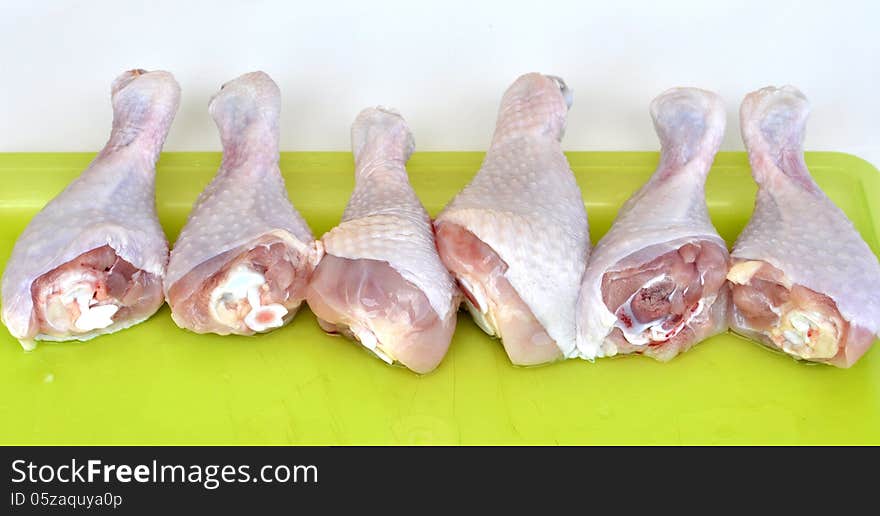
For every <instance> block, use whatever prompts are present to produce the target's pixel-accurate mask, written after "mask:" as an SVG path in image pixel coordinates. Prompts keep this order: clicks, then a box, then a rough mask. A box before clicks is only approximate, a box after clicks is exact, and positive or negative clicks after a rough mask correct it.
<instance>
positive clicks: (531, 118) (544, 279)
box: [435, 73, 590, 365]
mask: <svg viewBox="0 0 880 516" xmlns="http://www.w3.org/2000/svg"><path fill="white" fill-rule="evenodd" d="M570 105H571V95H570V91H569V90H568V88H567V87H566V86H565V83H563V81H562V80H561V79H559V78H556V77H551V76H546V75H541V74H537V73H530V74H526V75H523V76H522V77H520V78H518V79H517V80H516V82H514V83H513V85H512V86H510V88H508V90H507V92H505V94H504V97H503V98H502V100H501V108H500V110H499V113H498V120H497V124H496V128H495V136H494V137H493V139H492V143H491V145H490V147H489V150H488V151H487V153H486V157H485V159H484V161H483V166H482V167H481V168H480V171H479V172H478V173H477V175H476V177H474V179H473V180H472V181H471V183H470V184H469V185H467V186H466V187H465V188H464V190H462V191H461V193H459V194H458V195H457V196H456V197H455V198H454V199H453V200H452V202H450V203H449V205H448V206H447V207H446V208H445V209H444V210H443V212H442V213H441V214H440V215H439V216H438V217H437V220H436V221H435V228H436V232H437V247H438V250H439V251H440V257H441V258H442V259H443V263H444V264H445V265H446V267H447V268H448V269H449V270H450V272H452V275H453V276H454V277H455V278H456V280H457V281H458V284H459V287H460V288H461V290H462V292H463V293H464V294H465V298H466V301H465V302H466V305H467V307H468V309H469V310H470V312H471V314H472V315H473V316H474V320H475V321H476V322H477V324H478V325H479V326H480V327H481V328H482V329H483V330H484V331H485V332H486V333H488V334H489V335H496V336H498V337H499V338H500V339H501V341H502V344H503V345H504V349H505V350H506V351H507V355H508V357H510V360H511V361H512V362H513V363H514V364H518V365H535V364H541V363H546V362H550V361H553V360H557V359H561V358H568V357H570V356H574V355H576V349H575V320H574V318H575V303H576V302H577V295H578V285H579V284H580V279H581V276H582V274H583V272H584V267H585V264H586V260H587V256H588V255H589V252H590V236H589V230H588V228H587V213H586V211H585V209H584V202H583V199H582V198H581V192H580V189H579V188H578V185H577V183H576V182H575V179H574V175H573V174H572V172H571V169H570V167H569V165H568V161H567V160H566V158H565V155H564V154H563V153H562V148H561V146H560V140H561V139H562V135H563V132H564V130H565V120H566V115H567V113H568V108H569V106H570Z"/></svg>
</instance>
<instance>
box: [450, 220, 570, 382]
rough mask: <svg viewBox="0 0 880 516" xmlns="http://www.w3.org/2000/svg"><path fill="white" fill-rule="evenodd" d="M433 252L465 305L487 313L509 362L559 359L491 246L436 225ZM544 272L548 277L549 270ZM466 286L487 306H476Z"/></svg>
mask: <svg viewBox="0 0 880 516" xmlns="http://www.w3.org/2000/svg"><path fill="white" fill-rule="evenodd" d="M437 249H438V251H439V252H440V259H441V260H443V264H444V265H446V268H447V269H449V271H450V272H451V273H452V275H453V276H454V277H455V278H456V279H457V280H458V283H459V288H460V289H461V290H462V292H463V293H464V295H465V296H466V297H467V298H468V302H469V303H471V305H473V306H475V307H477V309H480V308H483V309H486V310H487V311H488V313H489V314H491V319H492V320H494V322H495V324H496V326H497V327H496V328H494V329H495V331H496V334H497V335H498V337H499V338H500V339H501V343H502V344H503V345H504V349H505V351H506V352H507V356H508V357H510V361H511V362H513V363H514V364H516V365H538V364H544V363H547V362H552V361H555V360H559V359H561V358H562V352H561V351H560V350H559V346H557V345H556V342H554V341H553V339H552V338H550V335H548V334H547V331H546V330H545V329H544V327H543V326H542V325H541V323H540V322H538V320H537V319H536V318H535V316H534V314H533V313H532V311H531V309H529V307H528V306H527V305H526V304H525V302H523V300H522V298H521V297H520V296H519V294H518V293H517V291H516V290H515V289H514V288H513V286H512V285H511V284H510V282H509V281H508V280H507V278H505V277H504V272H505V271H506V270H507V264H506V263H504V261H503V260H502V259H501V258H500V257H499V256H498V254H497V253H495V251H493V250H492V248H491V247H489V246H488V245H486V243H484V242H483V241H481V240H480V239H479V238H477V237H476V236H475V235H474V234H473V233H471V232H470V231H468V230H466V229H464V228H463V227H461V226H459V225H457V224H451V223H440V224H438V225H437ZM548 273H549V274H552V271H548ZM467 284H470V285H474V286H475V287H477V288H479V289H480V291H481V292H483V293H484V295H485V296H486V303H487V304H488V306H486V307H480V306H479V302H478V301H477V296H475V294H474V293H473V292H469V291H468V289H467V288H466V285H467Z"/></svg>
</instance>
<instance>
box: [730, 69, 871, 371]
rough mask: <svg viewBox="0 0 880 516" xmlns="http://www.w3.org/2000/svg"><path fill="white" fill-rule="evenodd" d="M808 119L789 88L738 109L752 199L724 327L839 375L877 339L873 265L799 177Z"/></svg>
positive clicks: (753, 97) (803, 172)
mask: <svg viewBox="0 0 880 516" xmlns="http://www.w3.org/2000/svg"><path fill="white" fill-rule="evenodd" d="M808 114H809V105H808V103H807V99H806V97H804V95H803V94H802V93H801V92H800V91H798V90H797V89H795V88H793V87H791V86H785V87H782V88H774V87H768V88H763V89H760V90H758V91H755V92H753V93H750V94H749V95H747V96H746V98H745V100H743V103H742V107H741V108H740V124H741V129H742V137H743V141H744V142H745V145H746V149H747V150H748V153H749V162H750V163H751V166H752V176H753V177H754V178H755V181H756V182H757V183H758V195H757V198H756V200H755V211H754V213H753V214H752V218H751V220H750V221H749V224H748V225H747V226H746V228H745V229H744V230H743V232H742V234H741V235H740V236H739V239H737V241H736V244H735V245H734V248H733V252H732V253H731V257H732V267H731V269H730V272H729V273H728V276H727V279H728V280H729V281H730V283H731V288H732V291H733V306H732V308H731V311H730V326H731V328H732V329H733V330H734V331H735V332H737V333H739V334H742V335H744V336H746V337H750V338H753V339H755V340H758V341H760V342H762V343H763V344H765V345H767V346H769V347H771V348H774V349H780V350H782V351H784V352H786V353H788V354H789V355H792V356H794V357H796V358H799V359H804V360H811V361H815V362H825V363H828V364H832V365H835V366H838V367H849V366H851V365H852V364H854V363H855V362H856V361H857V360H858V359H859V357H861V356H862V355H863V354H864V353H865V352H866V351H867V350H868V348H870V347H871V343H872V342H873V340H874V336H875V335H877V334H878V331H880V294H878V293H880V264H878V262H877V257H876V256H875V255H874V253H872V252H871V249H870V248H869V247H868V245H867V244H865V241H864V240H862V238H861V237H860V236H859V233H858V231H856V229H855V228H854V227H853V225H852V223H851V222H850V221H849V219H847V217H846V215H844V213H843V212H842V211H840V209H839V208H838V207H837V206H835V205H834V203H833V202H832V201H831V200H830V199H829V198H828V197H827V196H826V195H825V193H824V192H822V190H821V189H820V188H819V186H818V185H817V184H816V182H815V181H814V180H813V178H812V176H810V171H809V170H807V166H806V164H805V163H804V156H803V140H804V129H805V126H806V121H807V115H808Z"/></svg>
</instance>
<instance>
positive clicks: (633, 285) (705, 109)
mask: <svg viewBox="0 0 880 516" xmlns="http://www.w3.org/2000/svg"><path fill="white" fill-rule="evenodd" d="M651 116H652V118H653V119H654V128H655V129H656V131H657V135H658V136H659V137H660V144H661V151H660V164H659V165H658V167H657V170H656V171H655V172H654V175H652V176H651V179H650V180H649V181H648V182H647V183H646V184H645V185H644V186H642V188H641V189H640V190H639V191H637V192H636V193H635V194H634V195H633V196H632V197H630V198H629V200H628V201H627V202H626V203H625V204H624V205H623V207H622V208H621V209H620V212H619V213H618V215H617V218H616V219H615V221H614V224H613V225H612V226H611V229H610V230H609V232H608V234H606V235H605V236H604V237H603V238H602V240H600V241H599V243H598V244H597V245H596V248H595V249H594V250H593V255H592V257H591V258H590V263H589V265H588V266H587V271H586V273H584V281H583V285H582V289H581V294H580V299H579V301H578V348H579V350H580V352H581V356H582V357H583V358H586V359H590V360H592V359H593V358H596V357H606V356H613V355H616V354H618V353H640V354H644V355H648V356H651V357H653V358H655V359H658V360H662V361H665V360H670V359H672V358H673V357H675V356H676V355H677V354H679V353H681V352H684V351H686V350H687V349H689V348H690V347H691V346H693V345H694V344H696V343H698V342H700V341H701V340H703V339H705V338H707V337H709V336H711V335H714V334H716V333H720V332H723V331H724V330H725V329H726V328H727V323H726V311H727V304H728V291H727V288H726V287H725V281H724V278H725V275H726V274H727V261H728V254H727V246H726V245H725V243H724V240H722V239H721V237H720V236H719V235H718V232H717V231H716V230H715V227H714V226H712V221H711V220H709V212H708V210H707V208H706V196H705V184H706V176H707V175H708V174H709V168H710V167H711V166H712V161H713V159H714V158H715V154H716V152H718V147H719V145H720V144H721V139H722V137H723V135H724V123H725V116H724V105H723V103H722V102H721V99H720V98H719V97H718V96H717V95H715V94H714V93H711V92H708V91H703V90H698V89H695V88H675V89H672V90H669V91H667V92H665V93H663V94H662V95H660V96H659V97H657V98H656V99H654V101H653V102H652V103H651Z"/></svg>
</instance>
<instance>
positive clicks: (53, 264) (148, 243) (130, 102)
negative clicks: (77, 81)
mask: <svg viewBox="0 0 880 516" xmlns="http://www.w3.org/2000/svg"><path fill="white" fill-rule="evenodd" d="M111 92H112V93H111V95H112V102H113V130H112V132H111V134H110V140H109V141H108V142H107V145H106V146H105V147H104V149H103V150H102V151H101V152H100V153H99V154H98V156H97V157H96V158H95V160H94V161H92V163H91V164H90V165H89V167H88V168H87V169H86V170H85V171H84V172H83V173H82V174H81V175H80V176H79V177H78V178H77V179H75V180H74V181H73V182H72V183H70V185H68V186H67V188H65V189H64V191H63V192H61V193H60V194H59V195H58V196H57V197H55V198H54V199H52V200H51V201H50V202H49V203H48V204H47V205H46V206H45V207H44V208H43V209H42V210H41V211H40V212H39V213H37V215H36V216H35V217H34V218H33V220H31V222H30V224H28V226H27V228H25V230H24V233H22V235H21V237H19V239H18V241H17V242H16V244H15V247H14V249H13V250H12V256H11V258H10V259H9V263H8V265H7V267H6V271H5V272H4V274H3V323H4V324H6V327H7V328H8V329H9V332H10V333H12V335H13V336H14V337H16V338H17V339H19V341H20V342H21V345H22V346H23V347H24V348H25V349H33V348H34V347H35V345H36V344H35V340H55V341H63V340H88V339H91V338H93V337H95V336H98V335H101V334H105V333H112V332H115V331H118V330H121V329H123V328H128V327H129V326H132V325H135V324H137V323H139V322H142V321H144V320H145V319H147V318H149V317H150V316H151V315H153V314H154V313H155V312H156V310H158V309H159V307H160V306H162V301H163V298H162V278H163V276H164V275H165V264H166V263H167V261H168V242H167V241H166V239H165V234H164V233H163V232H162V228H161V227H160V226H159V220H158V219H157V217H156V200H155V175H156V161H157V160H158V159H159V153H160V151H161V150H162V144H163V143H164V141H165V136H166V135H167V134H168V129H169V127H170V126H171V121H172V120H173V119H174V115H175V113H176V112H177V105H178V102H179V99H180V86H179V85H178V84H177V81H175V80H174V77H173V76H172V75H171V74H170V73H168V72H162V71H154V72H147V71H145V70H130V71H128V72H125V73H123V74H122V75H120V76H119V77H117V78H116V80H115V81H113V85H112V87H111Z"/></svg>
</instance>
